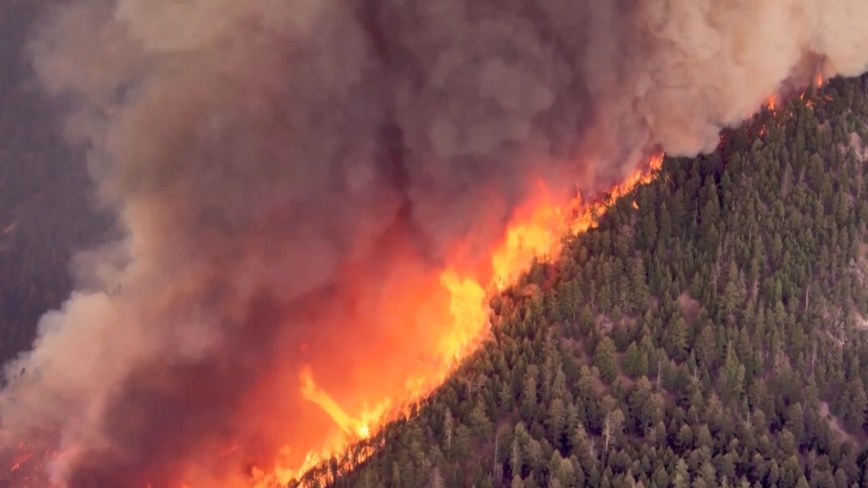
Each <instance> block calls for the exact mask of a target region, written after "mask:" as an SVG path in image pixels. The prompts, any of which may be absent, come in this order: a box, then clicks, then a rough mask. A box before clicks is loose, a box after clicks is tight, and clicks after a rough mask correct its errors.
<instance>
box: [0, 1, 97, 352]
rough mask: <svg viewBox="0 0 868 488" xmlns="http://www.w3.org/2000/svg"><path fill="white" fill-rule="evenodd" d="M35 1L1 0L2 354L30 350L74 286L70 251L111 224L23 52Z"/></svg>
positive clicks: (83, 245) (87, 243) (79, 155)
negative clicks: (44, 319)
mask: <svg viewBox="0 0 868 488" xmlns="http://www.w3.org/2000/svg"><path fill="white" fill-rule="evenodd" d="M40 5H41V2H39V1H26V2H8V4H4V5H3V6H0V32H2V33H3V35H2V36H0V58H2V59H3V60H4V61H3V62H2V63H0V276H2V277H3V279H2V280H0V361H2V362H5V361H6V360H8V359H10V358H12V357H14V356H15V354H17V353H18V352H19V351H24V350H28V349H30V346H31V344H32V342H33V339H34V338H35V336H36V327H35V324H36V323H37V321H38V320H39V317H40V316H41V315H42V314H43V313H45V312H46V311H47V310H50V309H56V308H57V307H59V306H60V303H61V301H62V300H63V299H65V298H66V297H67V296H68V295H69V292H70V291H71V290H72V285H73V282H72V280H71V278H70V273H69V270H70V266H71V264H72V257H73V255H74V254H75V252H76V251H83V250H85V249H88V248H90V247H92V245H94V244H96V243H97V242H99V241H100V240H101V239H103V238H104V237H105V236H106V233H107V232H108V231H109V229H110V225H109V222H110V221H109V217H108V216H107V214H101V213H99V212H96V211H94V210H93V208H94V206H93V205H92V203H93V202H92V201H90V200H89V198H88V197H87V195H89V194H92V193H93V192H92V191H87V190H86V189H88V188H89V186H90V183H89V178H88V174H87V170H86V168H85V166H84V165H83V164H82V161H83V160H84V157H83V154H82V153H83V151H82V150H81V149H71V148H70V146H69V145H68V144H67V143H66V141H65V140H64V138H63V134H62V126H61V123H60V120H59V117H58V116H57V113H58V110H57V109H58V107H57V106H56V102H53V101H51V100H48V99H46V97H45V96H44V94H43V93H42V92H41V91H40V87H39V85H38V84H37V83H36V79H35V76H34V74H33V72H32V68H31V65H30V61H29V60H28V59H27V58H26V57H25V53H24V52H22V50H21V46H22V45H24V42H25V40H26V36H27V32H28V26H30V25H31V22H32V20H33V19H34V18H35V17H36V15H37V12H38V10H39V8H40Z"/></svg>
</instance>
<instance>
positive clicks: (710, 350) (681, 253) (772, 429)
mask: <svg viewBox="0 0 868 488" xmlns="http://www.w3.org/2000/svg"><path fill="white" fill-rule="evenodd" d="M866 121H868V78H864V77H863V78H861V79H851V80H841V79H835V80H832V82H831V83H830V85H829V86H827V87H826V88H824V89H823V90H821V91H820V92H819V93H818V94H815V95H811V94H809V95H808V96H806V97H804V99H800V98H796V99H793V100H792V101H790V102H789V103H788V104H786V106H785V107H784V108H783V109H781V110H779V111H778V112H777V113H774V114H772V113H768V112H764V113H762V114H760V115H758V116H756V117H755V118H754V119H752V120H751V121H749V122H748V123H746V124H744V125H743V126H742V127H740V128H738V129H735V130H731V131H726V132H725V133H724V134H723V138H722V142H721V145H720V147H719V149H718V150H717V151H716V152H715V153H713V154H709V155H707V156H700V157H697V158H692V159H689V158H678V159H673V158H667V159H666V161H665V163H664V168H663V170H662V171H661V174H660V175H659V176H658V177H657V178H656V179H655V180H654V181H653V182H652V183H650V184H648V185H646V186H643V187H641V188H639V189H638V190H637V191H636V192H634V193H633V194H631V195H626V196H625V197H623V202H622V203H618V204H616V205H614V206H613V207H612V208H611V209H610V210H609V211H608V212H607V213H606V215H605V216H603V217H602V218H600V220H599V225H598V227H597V228H596V229H594V230H592V231H590V232H587V233H586V234H583V235H580V236H578V237H576V238H574V239H571V240H570V241H569V243H568V245H567V246H566V249H565V251H564V253H563V255H562V256H561V258H560V259H559V260H558V261H557V262H555V263H552V264H540V265H539V266H538V267H536V268H535V273H536V274H538V275H539V276H549V277H556V279H551V280H537V281H536V283H538V284H540V289H539V292H540V293H539V294H538V295H541V296H537V298H533V297H530V296H529V295H531V294H526V293H523V291H524V290H521V289H520V287H519V288H517V289H515V290H512V291H510V292H507V293H505V294H504V295H503V296H501V297H499V298H498V306H497V307H496V309H497V313H495V314H494V315H493V316H492V323H493V325H494V327H493V331H492V337H491V339H490V340H489V341H488V342H487V343H486V344H485V346H484V347H483V348H482V349H481V350H479V351H478V352H477V353H476V354H475V355H474V356H473V357H472V358H471V359H470V360H469V361H467V362H466V363H465V364H464V365H463V367H462V368H461V369H460V371H459V372H458V373H457V374H456V375H455V376H454V377H453V378H452V379H450V380H449V381H448V382H447V383H446V384H444V385H443V386H442V387H441V388H440V389H439V390H438V391H437V392H435V393H434V394H433V395H432V396H431V397H430V398H429V399H427V400H425V401H424V402H422V404H421V405H420V408H419V409H418V415H416V416H412V417H408V418H403V419H399V420H398V421H396V422H394V423H392V424H390V425H389V426H387V427H386V428H385V429H384V430H383V431H382V432H381V433H380V434H378V435H377V436H375V437H374V438H372V439H370V440H367V441H365V442H364V443H362V444H360V445H359V446H357V447H356V449H359V450H360V451H359V452H361V450H362V449H367V448H370V449H373V450H374V454H373V455H372V456H371V457H370V458H369V459H368V460H367V461H365V462H363V463H360V464H354V463H353V462H352V459H354V458H353V451H351V452H350V453H348V454H347V455H346V457H344V458H343V464H341V463H338V464H340V465H342V466H344V467H345V468H344V469H345V471H344V472H343V473H344V475H343V476H338V477H337V480H336V482H335V485H336V486H358V487H367V486H385V487H397V486H413V487H425V486H436V485H438V483H440V482H441V481H442V482H443V483H444V484H445V485H447V486H456V487H458V486H467V487H469V486H472V485H474V484H475V485H476V486H483V485H485V484H487V486H492V487H498V488H503V487H558V486H560V487H572V486H575V487H579V486H593V487H632V486H644V487H658V488H662V487H669V486H673V487H709V488H711V487H725V486H728V487H757V486H782V487H783V486H786V487H812V488H813V487H841V488H844V487H850V486H857V487H868V459H866V458H868V451H863V449H864V448H863V447H862V446H864V445H866V442H865V441H866V431H865V427H866V420H868V397H866V384H868V339H866V331H865V329H866V325H865V324H866V322H865V319H864V317H868V287H866V286H865V283H864V281H865V280H866V279H868V260H866V257H865V256H863V253H865V252H868V246H866V245H865V244H864V241H865V239H866V224H868V220H866V219H868V204H865V203H864V202H865V198H866V196H868V178H865V173H866V170H865V159H866V157H865V154H866V153H864V152H863V147H862V140H861V139H860V138H861V137H863V136H868V125H866ZM866 142H868V141H866ZM860 154H861V156H860ZM633 201H635V202H637V207H638V208H634V207H633V205H632V202H633ZM540 304H544V306H540ZM469 378H481V384H477V385H478V387H477V388H475V389H474V390H473V391H472V392H470V391H469V390H468V389H467V388H465V387H463V386H462V385H464V384H465V382H466V381H467V379H469ZM447 413H448V416H447ZM445 419H449V420H448V425H449V427H448V428H446V424H447V420H445ZM450 446H451V448H450ZM441 449H445V455H441V454H439V453H440V452H441ZM434 468H436V471H435V470H434ZM325 469H326V468H323V470H325ZM323 472H325V471H321V472H320V474H322V473H323ZM432 473H435V474H436V475H437V476H439V478H437V477H436V476H434V474H432Z"/></svg>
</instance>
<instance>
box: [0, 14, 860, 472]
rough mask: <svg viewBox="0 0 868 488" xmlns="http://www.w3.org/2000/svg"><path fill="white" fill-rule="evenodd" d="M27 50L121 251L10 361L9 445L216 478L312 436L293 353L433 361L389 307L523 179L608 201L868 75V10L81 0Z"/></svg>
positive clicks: (411, 322) (106, 465)
mask: <svg viewBox="0 0 868 488" xmlns="http://www.w3.org/2000/svg"><path fill="white" fill-rule="evenodd" d="M31 52H32V56H33V60H34V65H35V67H36V69H37V72H38V74H39V76H40V78H41V81H42V83H43V84H44V87H45V88H46V90H47V92H48V93H49V94H51V95H56V96H60V97H62V98H63V99H64V100H67V101H69V103H70V104H71V107H72V110H71V113H70V116H69V122H68V131H67V133H68V136H69V138H70V140H71V142H73V143H85V144H88V145H89V146H90V147H91V148H92V151H91V153H90V161H89V164H90V167H91V171H92V174H93V177H94V179H95V180H96V182H97V183H98V188H99V195H98V197H99V201H100V202H101V204H103V205H105V206H107V207H109V208H112V209H114V210H115V211H116V213H117V216H118V222H119V225H120V227H121V228H122V230H123V231H124V235H125V238H124V239H123V240H121V241H119V242H115V243H113V244H111V245H108V246H105V247H104V248H101V249H97V250H95V251H92V252H90V253H87V254H85V255H83V256H81V257H80V259H79V260H78V263H77V266H76V271H77V275H78V276H79V277H80V281H81V286H80V287H79V289H78V291H76V292H75V293H73V295H72V296H71V297H70V298H69V300H68V301H67V302H66V303H65V304H64V306H63V308H62V310H60V311H57V312H51V313H49V314H47V315H46V316H45V317H43V319H42V320H41V322H40V324H39V328H40V336H39V339H38V340H37V341H36V343H35V344H34V348H33V351H32V352H29V353H27V354H25V355H23V356H22V357H21V358H20V359H18V360H17V361H14V362H12V363H11V364H8V365H7V367H6V372H5V374H6V378H7V380H8V386H7V387H6V389H5V390H4V391H3V392H2V393H0V427H2V429H0V430H2V433H3V435H4V438H5V439H9V440H11V441H13V442H18V441H24V442H28V443H35V444H37V445H44V446H46V447H49V448H51V449H53V450H56V451H57V452H62V453H63V455H62V456H58V457H57V458H56V459H55V460H54V461H53V462H52V463H51V464H50V465H49V466H47V467H46V472H47V473H48V476H50V477H51V483H52V484H53V485H55V486H59V487H72V488H84V487H127V486H135V487H142V488H144V487H145V486H147V484H148V483H150V484H151V486H153V487H154V488H157V487H163V486H169V485H170V484H171V486H177V484H176V483H177V480H178V479H181V478H184V479H192V480H195V481H200V482H204V484H203V485H200V486H220V485H219V484H218V483H217V482H218V481H219V482H221V483H229V481H226V480H237V479H242V478H241V474H240V473H236V471H235V470H236V469H238V470H239V471H240V468H238V467H237V466H227V463H224V462H223V461H222V460H221V459H220V457H219V456H215V455H214V453H218V452H221V451H222V450H224V449H226V448H227V447H229V446H240V449H241V450H243V451H244V452H245V455H246V456H248V457H249V458H250V459H251V460H253V459H256V458H257V457H260V456H268V455H273V453H274V452H275V451H276V449H277V448H278V447H279V445H280V443H282V442H286V441H287V439H290V440H292V439H296V440H297V441H298V444H299V445H300V446H301V447H302V448H310V447H316V445H317V444H316V443H317V442H322V439H320V438H318V437H317V436H316V435H314V434H316V433H318V432H321V431H323V430H325V429H326V426H324V425H323V424H322V421H320V420H316V418H315V417H314V416H312V415H310V412H311V410H310V409H312V408H314V409H315V408H316V407H315V406H313V405H310V404H306V403H305V402H304V401H303V400H302V399H301V398H300V394H299V393H298V391H297V390H298V386H297V375H298V369H299V367H300V364H301V363H302V362H304V363H308V364H313V365H314V368H315V369H316V371H317V372H318V374H319V375H320V376H321V377H322V381H323V382H331V384H333V385H341V384H344V383H346V384H353V383H358V382H363V381H366V380H368V379H370V378H369V377H370V376H373V375H374V371H375V370H376V371H377V372H378V374H379V375H381V376H382V378H381V379H382V380H383V381H386V382H388V381H387V380H388V379H389V377H390V376H389V375H390V374H392V373H391V371H392V370H393V369H394V367H393V366H390V365H392V363H391V362H390V361H395V363H394V364H408V361H409V362H410V363H412V361H413V360H415V356H416V355H418V354H421V353H422V352H424V349H422V348H421V347H420V348H419V349H414V344H424V343H425V341H426V337H428V335H429V334H431V331H430V327H432V324H427V323H425V322H424V320H421V319H419V320H417V319H416V318H413V317H412V316H411V315H412V314H411V315H408V320H407V321H406V322H404V323H402V324H400V327H398V328H396V327H392V326H389V327H387V326H386V325H384V324H382V323H380V322H379V321H378V320H377V317H378V313H379V311H381V310H383V309H386V308H390V307H391V308H394V307H399V308H400V307H405V306H406V307H410V306H412V305H414V303H403V302H402V303H397V302H394V300H393V302H394V303H393V302H390V299H392V298H394V295H392V293H394V292H395V291H396V290H399V289H401V287H402V285H401V283H407V282H411V281H412V278H413V277H418V276H431V275H432V273H431V272H430V271H431V270H439V269H440V268H442V266H443V265H444V262H445V261H446V260H447V259H453V258H454V253H455V249H454V246H455V244H456V243H462V244H464V246H463V247H462V249H463V251H462V253H461V256H462V259H461V262H462V263H463V264H462V265H467V266H474V265H475V263H476V260H478V259H479V258H480V257H481V256H482V254H484V252H485V251H486V250H488V249H489V247H490V245H491V244H492V242H494V241H495V240H496V239H498V238H499V237H500V236H501V234H502V232H503V229H504V227H503V226H504V223H505V220H506V218H507V217H508V216H509V215H510V212H511V211H512V209H513V208H515V206H516V205H518V204H519V203H521V202H523V201H525V200H526V199H527V198H528V197H529V195H530V194H531V193H532V191H533V189H534V186H533V185H532V184H531V183H530V182H531V181H534V180H536V179H542V180H543V181H546V182H547V183H548V186H549V188H551V189H553V190H557V191H566V190H567V188H566V187H567V186H568V183H570V184H571V183H573V182H575V183H578V184H580V186H581V187H582V188H583V189H587V190H595V189H599V188H601V187H604V186H608V185H610V184H611V183H613V182H615V181H617V180H618V179H619V178H621V177H623V176H624V175H626V174H627V173H629V172H631V171H633V170H634V165H635V163H636V162H637V161H639V159H640V157H641V155H642V154H643V153H644V152H645V151H647V150H649V149H650V148H652V147H654V146H655V145H657V144H662V145H663V146H664V147H665V148H666V149H667V151H668V152H670V153H679V154H693V153H696V152H698V151H703V150H708V149H711V148H713V147H714V146H715V145H716V144H717V142H718V132H719V130H720V129H721V128H722V127H724V126H727V125H732V124H735V123H737V122H739V121H741V120H742V119H743V118H744V117H745V116H747V115H749V114H750V113H751V112H753V111H754V108H755V107H758V106H759V105H760V103H761V102H762V100H763V99H764V98H766V97H767V96H769V95H770V94H772V93H774V92H776V91H777V90H780V89H782V87H785V86H788V85H790V84H798V83H804V82H808V80H810V78H811V76H813V75H814V74H816V73H822V74H823V75H825V76H826V77H829V76H831V75H835V74H844V75H855V74H859V73H861V72H863V71H864V70H865V69H866V68H868V3H866V2H864V1H863V0H822V1H821V0H776V1H772V0H761V1H756V0H704V1H696V0H648V1H638V0H619V1H615V0H586V1H567V0H507V1H504V0H498V1H487V0H473V1H471V0H429V1H423V2H418V1H415V2H411V1H405V0H343V1H342V0H250V1H238V0H188V1H185V2H176V1H172V0H71V1H70V2H65V3H64V4H62V5H59V6H56V8H54V9H53V10H52V11H51V12H50V14H49V15H46V18H45V20H44V21H43V22H42V23H41V24H40V25H39V26H38V29H36V30H35V32H34V41H33V43H32V45H31ZM433 276H436V273H435V274H433ZM408 280H409V281H408ZM417 281H418V280H417ZM106 290H109V293H106ZM426 290H427V288H425V287H422V289H421V291H420V293H422V294H424V293H427V291H426ZM433 299H434V300H436V299H437V298H436V297H435V298H433ZM399 315H400V314H399ZM394 337H399V338H400V337H414V338H417V340H415V341H404V342H400V341H398V342H397V343H401V344H405V345H406V347H402V348H400V349H390V348H388V347H387V346H384V345H383V344H386V345H388V344H394V343H396V342H389V341H390V338H394ZM365 364H374V365H375V366H376V367H375V368H373V367H367V368H366V367H365V366H364V365H365ZM366 375H367V376H366ZM347 401H354V400H353V399H352V398H350V399H348V400H347ZM264 413H268V414H269V415H270V416H269V417H268V418H265V417H266V416H265V415H264ZM275 414H279V416H277V417H275V416H274V415H275ZM301 454H302V453H298V455H301ZM226 486H228V485H226ZM232 486H235V485H232Z"/></svg>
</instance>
